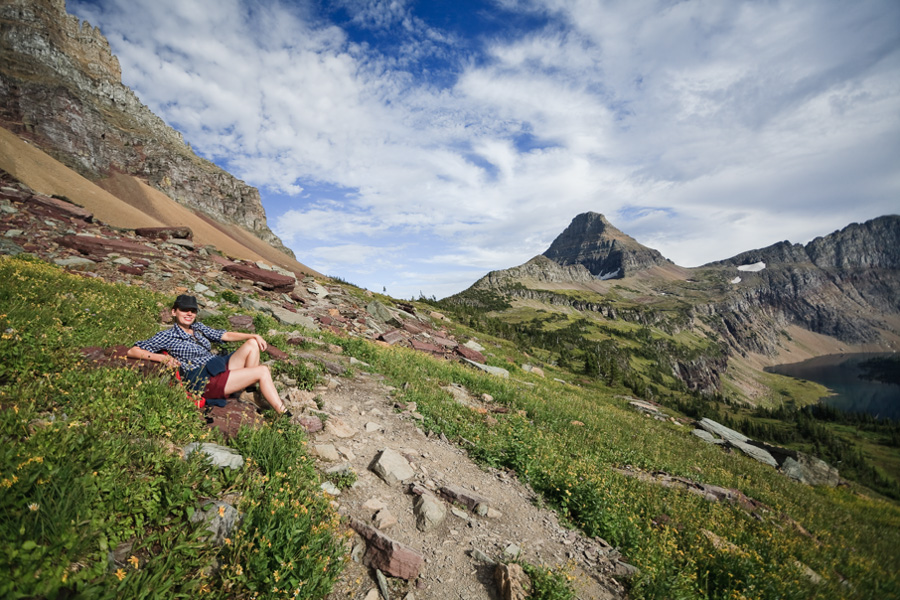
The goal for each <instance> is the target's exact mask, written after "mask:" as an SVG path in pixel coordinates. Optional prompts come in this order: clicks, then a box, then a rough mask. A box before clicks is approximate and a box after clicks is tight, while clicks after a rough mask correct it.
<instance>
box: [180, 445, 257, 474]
mask: <svg viewBox="0 0 900 600" xmlns="http://www.w3.org/2000/svg"><path fill="white" fill-rule="evenodd" d="M194 452H200V453H201V454H204V455H206V456H207V457H208V458H209V462H210V463H211V464H212V465H213V466H215V467H219V468H220V469H224V468H225V467H228V468H229V469H240V468H241V467H243V466H244V457H243V456H241V455H240V454H238V453H237V452H236V451H234V450H233V449H231V448H229V447H228V446H221V445H219V444H211V443H202V444H201V443H198V442H192V443H190V444H188V445H187V446H185V447H184V458H185V459H187V458H188V457H189V456H190V455H191V454H193V453H194Z"/></svg>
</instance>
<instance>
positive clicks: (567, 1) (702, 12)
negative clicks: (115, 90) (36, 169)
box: [67, 0, 900, 298]
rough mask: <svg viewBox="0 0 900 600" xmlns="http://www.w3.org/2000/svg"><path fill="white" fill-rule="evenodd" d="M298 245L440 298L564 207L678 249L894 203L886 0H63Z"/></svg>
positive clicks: (898, 184)
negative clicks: (599, 216)
mask: <svg viewBox="0 0 900 600" xmlns="http://www.w3.org/2000/svg"><path fill="white" fill-rule="evenodd" d="M67 9H68V11H69V12H70V13H72V14H75V15H77V16H78V17H80V18H82V19H86V20H88V21H89V22H90V23H91V24H92V25H94V26H99V27H100V29H101V31H102V33H103V34H104V35H105V36H106V38H107V39H108V40H109V43H110V45H111V47H112V50H113V53H114V54H115V55H116V56H117V57H118V58H119V61H120V64H121V67H122V80H123V83H124V84H125V85H127V86H129V87H130V88H131V89H133V90H134V91H135V93H136V94H137V95H138V97H139V98H140V99H141V101H142V102H143V103H144V104H146V105H147V106H148V107H149V108H150V109H151V110H152V111H153V112H155V113H156V114H157V115H159V116H160V117H162V118H163V119H164V120H165V121H166V122H167V123H168V124H169V125H171V126H172V127H174V128H175V129H177V130H178V131H180V132H181V133H182V134H183V135H184V137H185V139H186V140H187V141H188V142H189V143H190V144H191V147H192V148H193V149H194V151H195V152H197V153H198V154H200V155H201V156H204V157H206V158H208V159H210V160H212V161H213V162H215V163H216V164H218V165H220V166H221V167H223V168H224V169H226V170H227V171H229V172H230V173H232V174H233V175H235V176H236V177H238V178H240V179H242V180H244V181H246V182H247V183H249V184H250V185H253V186H255V187H257V188H259V190H260V193H261V196H262V201H263V206H264V208H265V210H266V215H267V218H268V222H269V226H270V227H271V228H272V230H273V231H274V232H275V233H276V234H278V235H279V236H280V237H281V239H282V240H283V241H284V243H285V244H286V245H287V246H288V247H289V248H291V249H292V250H293V251H294V252H295V253H296V255H297V259H298V260H299V261H300V262H302V263H304V264H306V265H308V266H310V267H312V268H314V269H316V270H318V271H320V272H322V273H324V274H327V275H331V276H338V277H340V278H342V279H344V280H346V281H349V282H351V283H354V284H356V285H359V286H361V287H365V288H368V289H371V290H374V291H378V292H381V291H387V293H388V294H390V295H392V296H394V297H397V298H413V297H416V298H417V297H419V295H420V294H422V295H425V296H427V297H432V296H435V297H437V298H442V297H445V296H448V295H450V294H453V293H456V292H459V291H462V290H463V289H466V288H467V287H469V286H470V285H471V284H472V283H474V282H475V281H476V280H477V279H479V278H480V277H482V276H483V275H485V274H486V273H487V272H489V271H492V270H496V269H505V268H509V267H513V266H517V265H520V264H522V263H524V262H526V261H528V260H529V259H530V258H532V257H534V256H536V255H538V254H541V253H543V252H544V251H545V250H546V249H547V248H548V247H549V246H550V243H551V242H552V241H553V240H554V239H555V238H556V236H558V235H559V234H560V233H562V231H563V230H564V229H565V228H566V227H567V226H568V224H569V223H570V222H571V220H572V219H573V218H574V217H575V216H576V215H578V214H580V213H583V212H586V211H593V212H598V213H602V214H604V215H606V217H607V219H609V220H610V222H612V223H613V225H615V226H616V227H617V228H618V229H620V230H622V231H624V232H625V233H627V234H629V235H630V236H632V237H633V238H635V239H636V240H638V241H639V242H641V243H642V244H644V245H646V246H649V247H651V248H655V249H657V250H659V251H660V252H662V254H663V255H664V256H666V257H667V258H669V259H670V260H672V261H674V262H675V263H676V264H679V265H682V266H686V267H693V266H699V265H701V264H705V263H707V262H711V261H714V260H721V259H725V258H729V257H731V256H734V255H736V254H738V253H740V252H743V251H746V250H751V249H754V248H762V247H765V246H768V245H770V244H773V243H776V242H779V241H783V240H789V241H791V242H794V243H806V242H808V241H810V240H811V239H813V238H815V237H817V236H821V235H827V234H829V233H831V232H833V231H835V230H838V229H841V228H843V227H845V226H847V225H848V224H850V223H853V222H863V221H865V220H868V219H871V218H875V217H878V216H882V215H886V214H898V213H900V2H897V0H858V1H856V0H855V1H854V2H846V1H844V0H797V1H791V0H786V1H781V0H759V1H746V2H743V1H725V0H715V1H706V0H684V1H661V0H660V1H650V0H648V1H642V0H627V1H621V2H618V1H605V0H483V1H476V0H452V1H451V0H422V1H414V0H334V1H331V2H328V1H322V0H296V1H288V0H282V1H276V0H68V2H67Z"/></svg>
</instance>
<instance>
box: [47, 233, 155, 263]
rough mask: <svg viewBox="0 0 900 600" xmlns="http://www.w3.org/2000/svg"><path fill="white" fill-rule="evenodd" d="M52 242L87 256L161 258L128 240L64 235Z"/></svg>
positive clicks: (149, 249) (145, 247)
mask: <svg viewBox="0 0 900 600" xmlns="http://www.w3.org/2000/svg"><path fill="white" fill-rule="evenodd" d="M54 241H56V243H57V244H59V245H60V246H65V247H66V248H72V249H73V250H77V251H78V252H80V253H81V254H85V255H87V256H101V257H106V256H107V255H109V254H113V253H116V254H125V255H127V256H138V257H147V258H162V253H161V252H160V251H159V250H157V249H156V248H151V247H150V246H145V245H144V244H140V243H138V242H131V241H128V240H116V239H108V238H99V237H91V236H88V235H66V236H63V237H60V238H56V240H54Z"/></svg>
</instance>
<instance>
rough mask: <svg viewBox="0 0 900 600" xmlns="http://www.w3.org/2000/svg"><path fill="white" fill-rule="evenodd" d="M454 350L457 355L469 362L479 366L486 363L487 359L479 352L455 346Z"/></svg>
mask: <svg viewBox="0 0 900 600" xmlns="http://www.w3.org/2000/svg"><path fill="white" fill-rule="evenodd" d="M455 350H456V353H457V354H459V355H460V356H462V357H463V358H467V359H469V360H471V361H472V362H477V363H481V364H484V363H485V362H487V359H486V358H485V357H484V355H483V354H482V353H481V352H479V351H477V350H473V349H471V348H469V347H468V346H466V345H463V346H457V347H456V348H455Z"/></svg>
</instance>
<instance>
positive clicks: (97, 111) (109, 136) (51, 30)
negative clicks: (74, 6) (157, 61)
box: [0, 0, 293, 256]
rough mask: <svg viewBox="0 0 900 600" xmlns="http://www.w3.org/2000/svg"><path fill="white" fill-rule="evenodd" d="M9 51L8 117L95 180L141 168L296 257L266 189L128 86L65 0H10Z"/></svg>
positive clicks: (1, 30) (3, 106)
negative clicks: (220, 161) (197, 143)
mask: <svg viewBox="0 0 900 600" xmlns="http://www.w3.org/2000/svg"><path fill="white" fill-rule="evenodd" d="M0 54H2V56H3V60H2V61H0V125H2V126H3V127H5V128H7V129H9V130H11V131H13V132H14V133H16V134H18V135H20V136H22V137H25V138H28V139H30V140H32V141H33V142H34V143H35V144H36V145H38V146H40V147H41V148H42V149H43V150H45V151H46V152H47V153H48V154H51V155H52V156H53V157H54V158H56V159H57V160H59V161H61V162H63V163H64V164H66V165H68V166H70V167H72V168H73V169H75V170H76V171H78V172H79V173H81V174H82V175H84V176H85V177H87V178H89V179H92V180H98V179H102V178H104V177H106V176H108V175H110V174H112V173H114V172H123V173H128V174H131V175H135V176H137V177H140V178H141V179H143V180H145V181H147V182H148V183H149V184H150V185H152V186H153V187H155V188H157V189H159V190H160V191H162V192H163V193H165V194H166V195H168V196H169V197H171V198H172V199H174V200H176V201H178V202H179V203H181V204H183V205H185V206H188V207H190V208H192V209H195V210H198V211H200V212H202V213H205V214H207V215H209V216H211V217H212V218H214V219H216V220H219V221H223V222H226V223H235V224H238V225H240V226H242V227H244V228H246V229H248V230H249V231H251V232H252V233H254V234H255V235H256V236H257V237H259V238H261V239H262V240H263V241H265V242H267V243H269V244H271V245H273V246H275V247H276V248H278V249H279V250H281V251H283V252H285V253H287V254H288V255H290V256H293V253H292V252H291V251H290V250H289V249H287V248H286V247H285V246H284V245H283V244H282V243H281V240H279V239H278V237H277V236H275V234H274V233H272V231H271V230H269V228H268V225H267V224H266V215H265V211H264V209H263V207H262V202H261V201H260V196H259V191H258V190H256V189H255V188H253V187H251V186H249V185H247V184H245V183H244V182H243V181H239V180H238V179H236V178H234V177H233V176H231V175H230V174H228V173H226V172H225V171H223V170H222V169H220V168H219V167H217V166H216V165H214V164H213V163H211V162H209V161H207V160H204V159H202V158H200V157H198V156H196V155H195V154H194V153H193V152H192V151H191V149H190V147H189V146H188V145H187V144H186V143H185V142H184V139H183V138H182V136H181V134H179V133H178V132H176V131H175V130H174V129H172V128H171V127H169V126H168V125H166V124H165V123H164V122H163V121H162V119H160V118H159V117H157V116H156V115H154V114H153V113H152V112H151V111H150V110H149V109H148V108H147V107H146V106H144V105H143V104H142V103H141V102H140V100H139V99H138V98H137V96H136V95H135V94H134V92H132V91H131V90H130V89H129V88H128V87H126V86H124V85H122V83H121V69H120V67H119V61H118V60H117V59H116V57H115V56H114V55H113V54H112V52H111V50H110V47H109V44H108V42H107V40H106V39H105V38H104V37H103V35H102V34H101V33H100V31H99V29H97V28H95V27H92V26H91V25H90V24H89V23H87V22H86V21H85V22H84V23H81V22H80V21H79V19H78V18H77V17H75V16H72V15H69V14H67V13H66V8H65V0H2V2H0Z"/></svg>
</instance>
